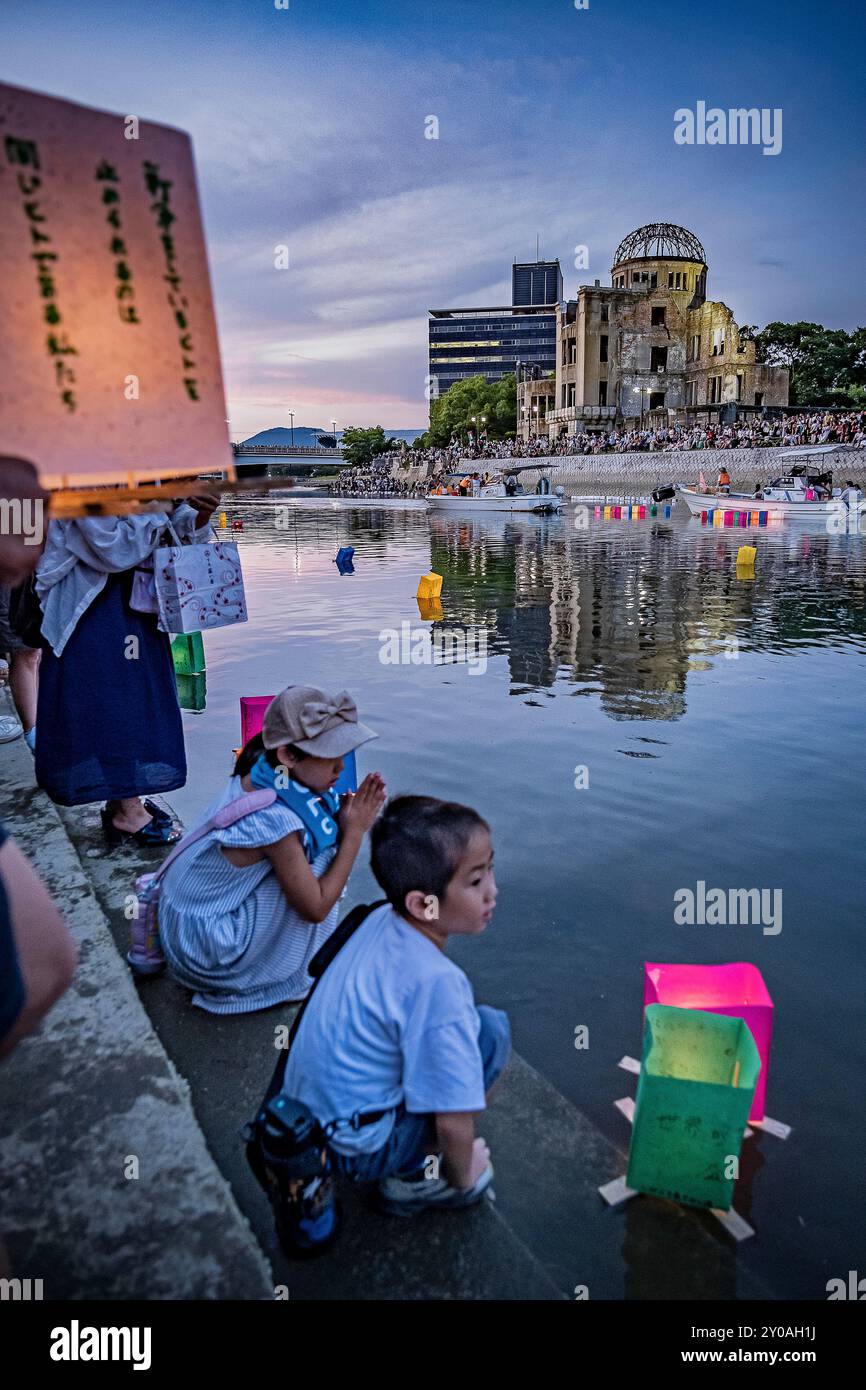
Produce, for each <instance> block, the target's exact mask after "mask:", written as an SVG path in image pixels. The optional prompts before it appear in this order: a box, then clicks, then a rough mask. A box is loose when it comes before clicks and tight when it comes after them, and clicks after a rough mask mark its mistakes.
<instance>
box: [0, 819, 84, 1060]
mask: <svg viewBox="0 0 866 1390" xmlns="http://www.w3.org/2000/svg"><path fill="white" fill-rule="evenodd" d="M0 875H2V878H3V886H4V888H5V890H6V897H7V900H8V903H9V920H10V921H11V923H12V937H13V940H14V942H15V951H16V954H17V956H18V967H19V969H20V971H21V978H22V979H23V981H24V1007H23V1008H22V1010H21V1013H20V1014H19V1015H18V1018H17V1019H16V1020H15V1023H14V1024H13V1025H12V1028H11V1029H10V1031H9V1032H8V1033H7V1034H6V1036H5V1038H3V1039H2V1041H0V1057H5V1056H6V1054H7V1053H8V1052H11V1050H12V1048H13V1047H14V1046H15V1044H16V1043H17V1042H19V1041H20V1040H21V1038H23V1037H24V1036H25V1035H26V1034H27V1033H32V1032H33V1030H34V1028H35V1027H36V1026H37V1024H38V1023H39V1021H40V1019H42V1018H44V1016H45V1014H47V1012H48V1010H49V1009H50V1008H51V1005H52V1004H53V1003H54V1002H55V1001H56V1000H57V999H59V998H60V995H61V994H62V993H63V991H64V990H65V989H68V987H69V985H70V983H71V981H72V975H73V971H74V970H75V962H76V956H77V953H76V950H75V946H74V944H73V941H72V937H71V936H70V934H69V929H68V927H67V926H66V923H65V922H64V920H63V918H62V917H61V915H60V913H59V912H58V911H57V908H56V907H55V906H54V903H53V902H52V901H51V898H50V896H49V894H48V889H47V888H46V887H45V884H44V883H43V882H42V879H41V878H40V877H39V875H38V874H37V873H36V871H35V870H34V869H33V867H32V866H31V864H30V862H29V860H28V859H26V858H25V856H24V855H23V854H22V853H21V850H20V849H19V848H18V846H17V845H16V843H15V841H14V840H7V841H6V843H5V844H4V845H3V847H2V848H0Z"/></svg>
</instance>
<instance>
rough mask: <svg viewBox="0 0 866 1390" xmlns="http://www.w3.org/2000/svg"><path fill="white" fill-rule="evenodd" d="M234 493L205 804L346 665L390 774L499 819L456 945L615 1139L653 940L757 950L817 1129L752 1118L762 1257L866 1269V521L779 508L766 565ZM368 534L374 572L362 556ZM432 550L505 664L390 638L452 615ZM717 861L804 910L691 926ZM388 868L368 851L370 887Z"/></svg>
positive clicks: (657, 543) (368, 759)
mask: <svg viewBox="0 0 866 1390" xmlns="http://www.w3.org/2000/svg"><path fill="white" fill-rule="evenodd" d="M277 505H281V506H286V505H287V506H288V509H289V510H288V513H287V514H286V513H283V515H282V519H283V520H286V519H287V520H288V525H287V526H284V527H282V528H279V529H278V528H277V526H276V525H275V520H276V515H277V514H276V511H275V508H276V506H277ZM228 510H229V511H230V514H231V515H233V516H242V517H243V519H244V530H243V533H242V534H238V535H236V536H235V537H234V538H235V539H237V540H238V541H239V543H240V546H241V549H242V557H243V564H244V574H245V578H246V585H247V596H248V602H249V610H250V621H249V623H248V624H247V625H246V626H244V627H237V628H228V629H223V630H221V631H219V632H215V633H212V634H210V635H209V636H208V637H207V639H206V648H207V664H208V674H207V708H206V710H205V712H204V713H201V714H191V713H190V714H186V715H185V716H184V718H185V721H186V732H187V746H188V754H189V781H188V785H187V787H186V788H185V790H184V791H183V792H181V793H177V794H175V795H173V797H172V801H173V802H174V804H176V806H177V807H178V809H179V810H180V811H181V813H182V814H183V815H184V816H185V817H186V818H187V819H190V818H192V817H193V816H194V815H195V814H196V813H197V812H198V811H199V810H200V809H201V808H202V806H203V805H204V804H205V802H206V801H207V800H208V799H209V798H210V797H211V796H212V795H214V794H215V793H216V792H217V791H218V790H219V788H220V786H221V785H222V784H223V781H224V779H225V777H226V775H227V772H228V769H229V765H230V756H231V749H232V748H233V747H234V746H236V745H237V743H238V741H239V717H238V699H239V697H240V696H241V695H267V694H273V693H274V692H276V691H277V690H278V689H280V688H281V687H282V686H283V685H286V684H288V683H290V682H303V683H310V684H315V685H321V686H324V687H325V688H326V689H333V690H338V689H340V688H342V687H343V686H346V687H348V689H349V690H350V691H351V693H352V694H353V695H354V696H355V698H356V700H357V702H358V705H359V708H360V712H361V718H362V719H363V720H364V721H365V722H368V723H369V724H371V725H373V727H374V728H376V729H377V730H378V731H379V734H380V738H379V740H378V742H377V743H375V744H372V745H369V746H368V747H367V748H364V749H362V750H361V753H360V755H359V766H360V770H361V772H362V773H363V772H364V771H368V770H370V769H372V768H376V769H378V770H380V771H381V772H382V774H383V775H384V777H385V778H386V780H387V783H388V787H389V791H391V792H401V791H411V792H423V793H430V794H432V795H436V796H442V797H448V798H457V799H460V800H464V801H467V802H470V803H471V804H472V805H474V806H476V807H477V808H478V809H479V810H480V811H481V812H482V813H483V814H484V815H485V816H486V817H487V818H488V819H489V821H490V822H491V825H492V827H493V833H494V841H495V847H496V862H497V878H498V883H499V905H498V907H497V910H496V914H495V917H494V920H493V923H492V924H491V926H490V928H489V929H488V931H487V932H486V933H485V935H484V936H483V937H482V938H480V939H478V940H475V941H467V940H463V941H458V942H457V943H456V945H455V947H454V949H453V954H454V957H455V958H456V959H457V960H458V961H459V962H460V963H461V964H462V965H463V966H464V967H465V968H466V969H467V971H468V972H469V974H470V976H471V978H472V980H473V983H474V985H475V989H476V995H477V997H478V998H479V999H480V1000H486V1001H489V1002H492V1003H496V1004H498V1005H501V1006H502V1007H504V1008H505V1009H507V1011H508V1013H509V1015H510V1017H511V1020H512V1025H513V1030H514V1039H515V1045H516V1047H517V1049H518V1050H519V1051H520V1052H521V1053H522V1054H523V1055H524V1056H525V1057H526V1058H528V1060H529V1061H530V1062H532V1063H533V1065H535V1066H536V1067H537V1068H538V1070H539V1071H541V1072H542V1073H543V1074H544V1075H545V1076H546V1077H548V1078H549V1079H550V1080H551V1081H552V1082H553V1083H554V1084H555V1085H556V1086H557V1087H558V1088H559V1089H560V1090H561V1091H562V1092H563V1093H564V1094H565V1095H566V1096H568V1097H569V1098H570V1099H571V1100H572V1101H573V1102H574V1103H575V1104H577V1105H578V1106H580V1107H581V1108H582V1109H583V1110H584V1111H585V1112H586V1113H587V1114H588V1115H589V1116H590V1117H591V1118H592V1119H593V1120H594V1121H595V1122H596V1123H597V1124H598V1125H599V1127H600V1128H601V1129H603V1130H604V1131H605V1132H606V1133H607V1134H608V1135H609V1136H610V1137H611V1138H612V1139H614V1140H615V1141H616V1142H617V1143H618V1144H620V1145H625V1144H626V1143H627V1127H626V1122H625V1120H624V1119H623V1118H622V1117H621V1116H620V1115H619V1114H618V1112H617V1111H616V1110H614V1108H613V1102H614V1101H615V1100H616V1099H617V1098H618V1097H620V1096H623V1095H627V1094H634V1079H633V1078H631V1079H630V1078H628V1077H627V1076H626V1075H625V1073H624V1072H622V1071H620V1070H619V1069H618V1068H617V1066H616V1063H617V1061H618V1059H619V1058H620V1057H621V1056H622V1055H623V1053H631V1054H632V1055H633V1056H639V1055H640V1050H641V1016H642V1000H643V993H642V990H643V961H644V960H645V959H650V960H661V961H686V962H702V963H713V962H721V961H728V960H748V961H752V962H754V963H755V964H756V965H757V966H758V967H759V968H760V970H761V971H762V972H763V975H764V978H765V980H766V982H767V985H768V987H769V990H770V993H771V995H772V996H773V999H774V1002H775V1019H776V1023H775V1029H776V1031H775V1038H774V1051H773V1057H772V1060H771V1068H770V1078H769V1090H768V1107H767V1108H768V1113H769V1114H770V1115H772V1116H773V1117H774V1118H776V1119H779V1120H783V1121H785V1122H786V1123H788V1124H790V1125H792V1126H793V1129H794V1132H793V1134H792V1136H791V1138H790V1139H788V1140H787V1141H786V1142H781V1141H779V1140H777V1139H775V1138H772V1137H771V1136H769V1135H758V1136H756V1137H755V1138H754V1139H751V1140H748V1141H746V1143H745V1145H744V1149H743V1159H742V1177H741V1181H740V1185H739V1188H738V1191H737V1198H736V1202H735V1205H736V1207H737V1209H738V1210H739V1211H741V1213H742V1214H743V1215H744V1216H746V1217H747V1218H748V1220H749V1221H750V1222H751V1223H752V1224H753V1225H754V1226H755V1227H756V1230H757V1233H758V1235H757V1239H755V1240H753V1241H751V1242H749V1243H748V1244H747V1245H746V1246H744V1247H742V1251H741V1256H740V1258H741V1259H742V1260H743V1261H745V1262H747V1263H748V1265H749V1267H750V1268H751V1269H753V1270H754V1271H755V1272H756V1273H759V1274H761V1275H763V1276H764V1277H766V1278H767V1279H768V1281H769V1282H770V1283H771V1285H772V1287H773V1288H774V1289H775V1290H776V1292H778V1293H780V1294H787V1295H789V1296H793V1297H807V1298H820V1297H824V1296H825V1293H824V1286H825V1283H826V1281H827V1279H828V1278H830V1277H837V1276H838V1277H846V1276H847V1271H848V1270H849V1269H850V1268H858V1264H857V1261H858V1259H859V1261H860V1265H859V1268H860V1271H861V1273H862V1272H863V1258H864V1254H863V1250H864V1246H863V1235H864V1222H863V1202H862V1153H863V1148H864V1140H866V1134H864V1121H863V1113H862V1110H863V1107H862V1092H863V1076H864V1070H866V1068H864V1061H866V1043H864V1030H863V1000H864V995H866V978H864V974H866V972H864V966H863V958H864V953H863V949H862V938H861V935H860V933H861V932H862V931H863V929H864V914H863V907H862V898H863V885H864V859H863V852H862V840H863V821H862V810H861V784H862V769H863V766H864V755H866V732H864V721H863V692H864V673H866V607H864V595H866V540H864V539H863V538H861V537H858V536H844V535H843V536H829V535H827V534H826V533H824V532H822V531H811V532H810V531H804V530H803V529H802V527H799V526H798V527H789V526H781V527H779V528H777V529H773V530H770V531H762V532H761V533H760V536H759V539H758V542H757V543H758V563H757V568H756V578H755V580H754V582H749V581H747V580H741V579H737V578H736V574H735V569H734V556H735V554H736V549H737V547H738V546H739V545H740V544H742V543H743V541H744V540H745V539H748V540H749V541H752V540H753V539H754V537H753V535H752V534H751V533H750V534H749V536H748V538H746V537H744V536H743V534H742V532H739V533H736V532H732V531H721V532H720V531H718V530H716V531H713V530H710V531H707V530H706V528H703V529H702V528H701V526H700V524H699V522H697V521H689V520H688V519H687V518H685V517H677V516H674V518H672V519H671V520H670V521H661V520H659V521H655V520H650V519H647V520H646V521H643V522H640V521H634V522H603V521H595V520H593V521H592V522H591V523H590V525H589V527H588V528H587V529H575V526H574V523H573V516H572V514H571V512H570V510H566V512H565V513H564V514H563V515H562V516H560V517H555V518H549V519H548V518H535V517H524V518H515V519H506V518H504V517H498V516H495V515H489V516H487V517H486V518H483V519H482V518H472V519H465V520H460V519H458V518H456V517H454V516H448V517H439V516H436V514H435V513H433V514H430V513H428V512H427V510H426V509H425V508H424V506H423V504H421V505H416V506H412V507H406V506H400V505H397V504H393V503H383V504H374V503H357V504H355V503H349V502H343V503H339V502H332V501H330V500H329V499H325V498H323V499H312V498H308V499H296V500H294V499H293V500H289V501H288V502H287V501H286V498H281V499H278V500H271V501H269V502H261V503H249V502H245V503H243V504H242V505H241V504H236V503H233V504H231V506H230V507H229V508H228ZM341 545H353V546H354V547H355V566H356V573H355V574H354V575H351V576H342V577H341V576H340V575H339V573H338V571H337V568H336V566H335V564H334V555H335V554H336V551H337V549H338V548H339V547H340V546H341ZM430 569H433V570H436V571H437V572H438V573H440V574H442V575H443V576H444V584H443V592H442V612H443V617H442V623H441V626H444V627H447V628H448V629H450V630H457V631H458V632H469V633H472V634H474V636H475V639H476V640H477V638H478V635H479V631H481V632H483V635H484V640H486V652H487V662H486V670H485V671H483V672H479V671H478V669H477V668H478V663H477V662H473V663H471V664H467V663H465V662H464V663H462V664H461V663H459V662H454V661H450V662H448V661H446V662H444V663H442V664H397V665H394V664H384V663H383V661H382V660H380V655H381V653H382V652H383V641H382V639H381V637H380V634H381V633H382V632H383V631H384V630H385V629H392V630H396V631H397V632H398V633H399V632H400V630H401V624H402V623H408V624H410V625H411V627H410V629H408V630H407V631H408V632H409V633H411V634H412V635H413V637H414V633H415V632H416V631H417V630H419V629H425V628H426V629H429V628H430V626H431V624H430V623H429V622H425V621H424V620H422V618H421V617H420V616H419V610H418V605H417V603H416V600H415V597H414V595H415V591H416V587H417V581H418V576H419V575H420V574H422V573H423V572H425V571H428V570H430ZM410 640H412V639H410ZM422 640H423V639H422ZM414 646H415V650H416V652H417V651H418V650H419V646H418V640H417V639H415V640H414ZM482 650H483V649H482ZM410 651H411V647H410ZM478 651H479V648H478V647H477V646H476V647H475V648H474V649H473V648H470V654H472V655H474V654H477V653H478ZM473 669H475V671H476V673H475V674H472V670H473ZM579 767H582V768H584V769H586V771H585V774H582V775H581V774H578V780H583V781H585V780H587V778H588V786H584V787H583V788H582V789H580V790H578V789H576V787H575V780H576V771H575V770H576V769H577V768H579ZM699 879H702V880H704V882H705V883H706V885H707V887H708V888H709V887H722V888H729V887H743V888H749V887H754V886H759V887H766V888H780V889H781V890H782V894H783V898H782V901H783V916H782V930H781V932H780V933H779V934H778V935H774V936H771V935H765V934H764V933H763V932H762V929H761V927H760V926H758V925H754V926H748V925H743V926H678V925H676V924H675V923H674V916H673V912H674V893H675V892H676V890H677V889H678V888H683V887H691V888H694V887H695V885H696V883H697V881H698V880H699ZM375 891H376V890H375V885H374V884H373V880H372V877H371V876H370V874H369V870H368V868H367V866H366V862H365V863H364V864H363V865H359V867H358V869H356V871H355V875H354V876H353V879H352V883H351V889H350V895H351V897H350V900H351V901H360V900H363V899H365V898H368V897H369V896H370V894H371V893H374V892H375ZM578 1024H585V1025H587V1026H588V1028H589V1039H590V1046H589V1049H588V1050H586V1051H577V1050H575V1047H574V1031H575V1027H576V1026H577V1025H578ZM539 1182H540V1183H542V1184H543V1174H540V1175H539ZM612 1238H615V1237H612Z"/></svg>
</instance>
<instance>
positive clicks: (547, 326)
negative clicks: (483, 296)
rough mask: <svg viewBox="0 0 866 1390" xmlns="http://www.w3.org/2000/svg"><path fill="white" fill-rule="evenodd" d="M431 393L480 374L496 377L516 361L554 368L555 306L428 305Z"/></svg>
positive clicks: (544, 369) (512, 367)
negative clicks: (445, 306)
mask: <svg viewBox="0 0 866 1390" xmlns="http://www.w3.org/2000/svg"><path fill="white" fill-rule="evenodd" d="M429 342H430V367H429V371H430V376H431V378H432V383H431V395H437V394H438V395H440V396H443V395H444V394H445V392H446V391H447V390H448V388H449V387H450V386H453V385H454V383H455V381H463V380H464V379H465V378H466V377H469V376H483V377H486V379H487V380H488V381H499V380H501V378H502V377H504V376H508V375H509V373H515V374H516V371H517V364H518V362H520V363H522V364H523V365H524V366H525V367H528V368H532V367H538V368H539V371H540V373H541V374H542V375H543V374H544V373H545V372H552V371H554V370H555V368H556V312H555V309H554V307H553V305H552V304H549V303H548V304H547V305H545V306H544V307H539V308H537V309H515V308H513V307H502V308H494V309H431V310H430V320H429Z"/></svg>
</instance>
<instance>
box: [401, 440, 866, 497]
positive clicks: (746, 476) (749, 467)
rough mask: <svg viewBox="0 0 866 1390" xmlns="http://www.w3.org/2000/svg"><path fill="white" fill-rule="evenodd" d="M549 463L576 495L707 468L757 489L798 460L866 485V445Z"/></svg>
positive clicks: (643, 488) (647, 487)
mask: <svg viewBox="0 0 866 1390" xmlns="http://www.w3.org/2000/svg"><path fill="white" fill-rule="evenodd" d="M534 462H535V460H534V459H532V458H513V459H502V460H496V459H479V460H478V465H477V466H478V467H479V468H483V469H491V470H495V469H496V468H497V467H508V466H509V465H512V466H517V465H527V464H529V465H532V464H533V463H534ZM549 462H550V463H551V464H552V466H553V467H554V468H555V470H556V471H555V474H552V475H551V482H552V483H553V484H554V486H562V487H564V488H565V491H566V494H568V495H571V494H574V495H575V496H579V495H580V494H581V493H583V494H589V493H594V492H595V493H606V494H610V495H611V496H614V495H619V494H622V495H632V494H636V493H641V492H649V491H651V490H652V489H653V488H654V487H659V486H667V485H668V484H670V483H675V482H679V483H689V482H696V481H697V478H698V474H699V473H700V472H701V471H703V474H704V477H705V479H706V481H707V482H708V483H710V484H714V483H715V481H716V479H717V478H718V475H719V469H720V468H721V467H722V466H724V467H725V468H727V470H728V472H729V473H730V475H731V479H732V482H733V484H734V487H735V488H742V489H744V490H745V489H748V490H751V489H753V488H754V486H755V484H756V483H765V484H766V483H768V482H770V480H771V479H772V478H777V477H779V476H780V475H781V474H783V473H784V472H785V471H786V470H787V469H789V468H791V467H793V466H794V465H795V464H798V463H805V464H807V465H808V466H809V467H811V468H814V469H815V470H816V471H822V472H823V471H824V469H830V470H831V471H832V472H833V475H834V479H835V481H836V482H837V483H842V482H844V481H845V480H846V479H847V478H852V479H853V480H854V481H855V482H858V483H860V484H861V486H866V449H847V448H839V449H833V450H828V451H826V452H816V451H806V450H802V449H787V448H775V449H682V450H672V451H671V452H670V453H632V454H557V455H554V456H553V457H552V458H551V459H550V460H549ZM472 467H473V464H472V463H471V462H467V464H466V468H467V471H469V470H471V469H472ZM391 474H392V477H394V478H397V479H402V480H403V481H404V482H405V481H406V480H407V479H408V480H409V481H410V482H411V483H413V484H420V483H423V482H424V481H425V480H426V478H427V465H426V464H421V465H419V466H417V467H413V468H410V469H406V468H403V467H402V466H401V465H400V463H399V462H397V461H395V463H394V465H393V466H392V469H391ZM540 476H541V475H540V473H538V472H535V471H534V470H533V471H531V472H527V473H525V474H524V475H523V478H522V482H523V484H524V486H525V487H527V489H528V490H534V488H535V484H536V482H537V480H538V478H539V477H540Z"/></svg>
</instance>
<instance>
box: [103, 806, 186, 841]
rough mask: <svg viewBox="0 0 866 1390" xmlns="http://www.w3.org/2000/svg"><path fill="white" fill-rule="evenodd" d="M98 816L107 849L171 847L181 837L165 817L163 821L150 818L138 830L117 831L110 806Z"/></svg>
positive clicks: (104, 808)
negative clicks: (136, 846)
mask: <svg viewBox="0 0 866 1390" xmlns="http://www.w3.org/2000/svg"><path fill="white" fill-rule="evenodd" d="M100 816H101V819H102V832H103V834H104V836H105V842H106V844H107V845H108V847H109V849H115V848H116V846H117V845H126V844H134V845H141V846H142V848H143V849H149V848H150V849H152V848H154V847H156V846H158V845H173V844H174V843H175V841H176V840H179V839H180V836H181V832H180V831H179V830H177V829H175V827H174V826H173V824H172V822H171V820H170V818H169V817H167V816H166V817H165V819H164V820H156V819H155V818H154V817H151V819H150V820H149V821H148V822H147V823H146V824H145V825H143V826H142V827H141V829H140V830H121V829H119V827H118V826H116V825H115V824H114V819H113V817H114V810H113V809H112V807H111V806H110V805H108V806H104V807H103V808H102V811H101V812H100Z"/></svg>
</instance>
